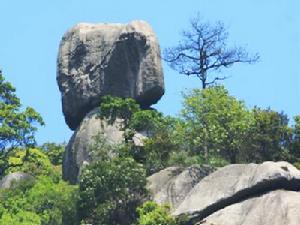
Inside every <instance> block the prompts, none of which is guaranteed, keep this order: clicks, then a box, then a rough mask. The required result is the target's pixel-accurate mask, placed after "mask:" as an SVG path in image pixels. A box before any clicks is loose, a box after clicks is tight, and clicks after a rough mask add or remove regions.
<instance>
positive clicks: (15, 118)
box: [0, 70, 44, 152]
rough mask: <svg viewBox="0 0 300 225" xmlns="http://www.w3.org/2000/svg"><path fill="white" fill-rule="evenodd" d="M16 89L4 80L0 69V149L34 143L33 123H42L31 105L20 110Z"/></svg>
mask: <svg viewBox="0 0 300 225" xmlns="http://www.w3.org/2000/svg"><path fill="white" fill-rule="evenodd" d="M15 92H16V89H15V88H14V87H13V86H12V84H11V83H9V82H6V81H5V79H4V76H3V75H2V71H1V70H0V151H2V152H3V151H4V150H5V149H6V148H9V147H15V146H33V145H34V144H35V139H34V133H35V131H36V129H37V128H36V127H35V126H34V125H38V124H40V125H44V122H43V119H42V117H41V116H40V115H39V114H38V113H37V112H36V111H35V110H34V109H33V108H31V107H27V108H26V109H25V110H24V111H22V110H21V109H22V105H21V102H20V99H19V98H18V97H17V95H16V93H15Z"/></svg>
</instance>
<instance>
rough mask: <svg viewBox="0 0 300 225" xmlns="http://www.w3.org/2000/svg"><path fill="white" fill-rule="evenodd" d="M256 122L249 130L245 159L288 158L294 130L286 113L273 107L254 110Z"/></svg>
mask: <svg viewBox="0 0 300 225" xmlns="http://www.w3.org/2000/svg"><path fill="white" fill-rule="evenodd" d="M252 115H253V119H254V120H253V121H254V123H253V124H252V125H251V127H250V128H249V130H248V133H247V140H246V144H245V146H244V152H245V154H244V157H246V158H245V161H247V162H249V161H254V162H263V161H268V160H271V161H272V160H273V161H276V160H288V157H289V156H288V154H289V153H288V149H287V148H288V146H289V144H290V140H291V135H292V130H291V128H290V127H289V124H288V118H287V116H286V115H285V114H284V113H278V112H276V111H273V110H271V109H265V110H264V109H260V108H257V107H255V108H254V109H253V110H252Z"/></svg>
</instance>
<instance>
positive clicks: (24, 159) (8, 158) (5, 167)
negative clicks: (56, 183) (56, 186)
mask: <svg viewBox="0 0 300 225" xmlns="http://www.w3.org/2000/svg"><path fill="white" fill-rule="evenodd" d="M26 152H27V156H26ZM0 169H1V172H2V175H7V174H9V173H13V172H20V171H21V172H24V173H28V174H31V175H33V176H39V175H45V176H50V177H51V178H53V179H56V180H58V179H59V177H60V173H59V171H56V170H55V169H54V167H53V165H52V164H51V162H50V160H49V158H48V157H47V155H45V154H44V153H43V152H42V151H41V150H40V149H35V148H28V149H27V151H25V150H24V149H13V150H11V151H9V152H8V153H7V154H6V155H5V157H4V158H2V161H0Z"/></svg>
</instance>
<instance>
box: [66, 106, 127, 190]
mask: <svg viewBox="0 0 300 225" xmlns="http://www.w3.org/2000/svg"><path fill="white" fill-rule="evenodd" d="M121 126H122V121H121V120H117V121H116V122H115V123H114V124H110V123H108V122H107V121H105V120H102V119H100V118H99V109H98V108H96V109H94V110H92V111H91V112H90V113H89V114H88V115H87V116H86V117H85V118H84V120H83V121H82V122H81V124H80V126H79V127H78V128H77V130H76V131H75V132H74V134H73V136H72V137H71V139H70V141H69V143H68V145H67V147H66V150H65V154H64V159H63V168H62V170H63V179H64V180H67V181H69V182H70V183H72V184H75V183H77V182H78V177H79V175H80V170H81V168H82V167H83V166H84V165H86V164H88V163H89V162H90V160H91V158H90V157H91V154H90V153H91V152H90V150H91V147H92V145H93V144H94V143H95V137H96V136H97V135H99V134H100V135H104V137H106V138H107V139H106V140H107V142H108V143H110V144H118V143H122V142H123V140H124V138H123V131H120V128H121Z"/></svg>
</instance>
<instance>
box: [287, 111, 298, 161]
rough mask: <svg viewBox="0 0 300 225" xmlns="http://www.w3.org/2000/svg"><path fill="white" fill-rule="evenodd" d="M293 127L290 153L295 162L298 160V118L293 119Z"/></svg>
mask: <svg viewBox="0 0 300 225" xmlns="http://www.w3.org/2000/svg"><path fill="white" fill-rule="evenodd" d="M294 121H295V123H294V125H293V128H292V133H293V134H292V141H291V144H290V147H289V148H290V151H291V154H292V155H293V158H294V159H295V160H296V161H299V160H300V116H295V117H294Z"/></svg>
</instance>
